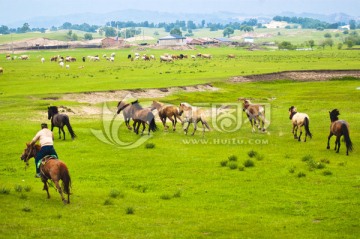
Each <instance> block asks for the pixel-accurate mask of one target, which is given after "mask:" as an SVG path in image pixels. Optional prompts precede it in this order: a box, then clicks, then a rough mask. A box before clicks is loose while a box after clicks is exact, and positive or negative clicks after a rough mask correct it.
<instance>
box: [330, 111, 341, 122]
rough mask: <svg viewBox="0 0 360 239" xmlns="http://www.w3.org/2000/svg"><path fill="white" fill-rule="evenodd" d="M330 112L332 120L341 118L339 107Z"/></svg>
mask: <svg viewBox="0 0 360 239" xmlns="http://www.w3.org/2000/svg"><path fill="white" fill-rule="evenodd" d="M329 113H330V119H331V121H336V120H339V118H338V116H339V115H340V112H339V110H338V109H333V110H332V111H331V112H329Z"/></svg>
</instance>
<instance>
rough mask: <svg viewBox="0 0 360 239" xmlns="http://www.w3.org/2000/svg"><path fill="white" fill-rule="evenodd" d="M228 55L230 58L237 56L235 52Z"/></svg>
mask: <svg viewBox="0 0 360 239" xmlns="http://www.w3.org/2000/svg"><path fill="white" fill-rule="evenodd" d="M227 57H228V58H229V59H230V58H235V55H234V54H229V55H228V56H227Z"/></svg>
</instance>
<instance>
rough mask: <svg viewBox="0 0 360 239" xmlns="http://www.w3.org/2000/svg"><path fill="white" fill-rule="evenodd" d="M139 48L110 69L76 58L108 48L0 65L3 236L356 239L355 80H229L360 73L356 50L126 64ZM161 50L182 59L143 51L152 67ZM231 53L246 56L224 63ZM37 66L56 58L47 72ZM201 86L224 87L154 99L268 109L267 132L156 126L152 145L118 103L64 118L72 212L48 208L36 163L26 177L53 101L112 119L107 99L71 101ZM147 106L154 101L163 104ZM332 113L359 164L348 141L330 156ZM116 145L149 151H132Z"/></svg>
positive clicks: (220, 51) (52, 204)
mask: <svg viewBox="0 0 360 239" xmlns="http://www.w3.org/2000/svg"><path fill="white" fill-rule="evenodd" d="M136 51H137V50H136V49H126V50H116V54H117V56H116V59H115V62H113V63H111V62H107V61H105V60H102V61H100V62H85V63H83V62H81V61H80V59H81V57H82V56H87V55H95V54H99V55H102V54H104V53H106V54H107V55H109V54H110V53H111V52H112V51H106V50H102V49H96V50H69V51H61V52H52V51H44V52H42V51H40V52H37V51H32V52H27V53H26V54H28V55H30V60H29V61H20V60H16V61H6V60H5V55H4V54H1V55H0V67H2V68H3V69H4V73H3V74H1V75H0V99H1V100H0V112H1V113H0V121H1V131H0V137H1V138H2V140H1V143H2V146H1V147H0V154H1V166H0V200H1V202H2V203H1V214H2V216H1V219H0V235H1V237H2V238H49V237H51V238H64V236H65V237H67V238H79V237H86V238H358V235H359V234H360V223H359V220H358V215H359V213H360V207H359V205H360V174H359V172H360V171H359V168H360V162H359V156H358V155H359V151H358V145H359V144H360V140H359V139H360V133H359V128H360V123H359V120H358V119H359V117H360V112H359V110H358V109H359V106H360V103H359V90H358V88H359V87H360V85H359V84H360V82H359V80H358V79H355V78H352V77H347V78H342V79H333V80H331V81H313V82H295V81H291V80H287V79H279V80H277V81H271V82H248V83H231V82H229V81H228V79H229V78H230V77H232V76H237V75H251V74H262V73H269V72H278V71H284V70H311V69H314V70H315V69H359V59H360V56H359V54H360V53H359V52H358V51H346V50H342V51H339V50H334V51H330V50H325V51H311V52H295V51H294V52H290V51H289V52H284V51H253V52H250V51H245V50H243V49H235V48H202V49H197V51H196V52H195V53H197V52H203V53H210V54H213V59H211V60H200V59H196V60H195V61H193V60H190V59H187V60H183V61H176V62H174V63H172V64H165V63H163V64H160V62H159V61H158V60H157V61H152V62H143V61H134V62H131V61H128V60H127V59H126V56H127V54H129V53H132V54H133V53H134V52H136ZM165 52H168V53H170V54H172V53H174V54H175V53H176V54H179V53H180V52H175V51H171V50H169V51H165V50H148V51H146V53H147V54H149V55H150V54H154V55H155V56H157V57H158V56H159V55H161V54H163V53H165ZM141 53H143V52H141ZM181 53H186V54H189V55H190V54H194V51H185V52H181ZM229 53H234V54H236V55H237V58H236V59H227V58H226V55H227V54H229ZM57 54H61V55H64V56H65V55H71V56H74V57H77V58H78V61H77V62H76V63H70V64H69V65H70V69H64V68H60V67H59V66H58V65H57V64H56V63H51V62H50V61H49V58H50V57H51V56H53V55H57ZM41 57H45V58H46V60H47V61H46V62H45V63H44V64H42V63H41V62H40V58H41ZM81 66H84V67H83V68H79V67H81ZM203 83H211V84H212V85H213V86H214V87H216V88H218V89H219V90H217V91H214V92H207V91H206V92H192V93H187V92H184V91H179V92H177V93H174V94H172V95H170V96H167V97H165V98H156V100H160V101H162V102H166V103H169V104H174V105H178V104H179V103H180V102H189V103H191V104H194V105H203V106H204V107H208V108H211V107H215V106H216V105H219V104H220V105H229V104H230V105H234V104H237V99H238V98H239V97H251V98H252V99H253V101H254V102H261V103H266V104H267V105H268V106H269V108H268V109H269V111H268V118H269V123H270V125H269V127H268V132H267V133H259V132H256V133H252V132H251V128H250V125H249V123H248V122H246V121H245V116H244V115H242V119H241V120H240V119H239V118H237V119H236V120H237V122H240V123H241V124H242V125H241V127H240V128H239V129H236V130H225V129H224V128H221V126H224V125H227V124H228V123H229V120H231V118H229V119H221V118H216V117H215V118H213V119H211V120H210V119H209V122H210V125H211V127H212V129H213V130H212V131H210V132H205V136H204V137H202V133H201V130H199V131H198V132H197V133H196V134H195V135H194V136H190V135H184V134H183V132H182V130H181V128H180V126H179V125H178V127H177V130H176V131H175V132H166V131H164V130H163V127H162V125H161V124H160V122H159V121H158V122H157V125H158V127H159V130H158V131H157V132H155V133H153V134H152V135H153V136H152V137H149V138H147V137H146V136H138V135H135V134H134V133H133V132H130V131H128V130H127V129H126V128H125V126H124V125H123V124H122V121H121V118H122V117H121V116H118V117H117V118H116V119H115V120H114V121H113V120H112V116H113V114H114V113H115V111H116V103H117V102H116V101H107V102H106V105H105V106H107V107H108V110H109V111H110V112H105V111H103V113H97V114H73V113H71V112H69V113H68V114H69V116H70V120H71V124H72V126H73V128H74V130H75V133H76V134H77V136H78V137H77V138H76V139H75V140H73V141H72V140H70V139H67V140H66V141H63V140H59V139H57V129H55V130H54V135H55V148H56V150H57V153H58V155H59V157H60V158H61V159H62V160H63V161H64V162H65V163H66V164H67V165H68V167H69V170H70V174H71V177H72V193H73V194H72V195H71V204H69V205H63V204H62V202H61V200H60V196H59V195H58V193H57V192H56V191H55V190H54V189H53V188H50V194H51V196H52V198H51V199H49V200H48V199H47V198H46V192H44V191H42V184H41V182H40V180H39V179H36V178H34V174H35V168H34V163H33V162H34V161H33V159H32V160H31V161H30V167H29V168H28V169H27V170H26V171H25V170H24V164H23V162H21V160H20V155H21V153H22V151H23V149H24V147H25V142H28V141H30V140H31V139H32V137H33V136H34V135H35V133H36V132H37V131H38V130H39V129H40V123H41V122H49V121H48V120H47V107H48V106H49V105H58V106H60V105H63V106H66V107H69V108H72V109H74V110H75V109H81V108H83V107H88V108H93V109H97V110H99V111H100V112H101V109H103V106H104V104H102V103H97V104H92V103H80V102H78V101H70V100H65V99H64V98H63V96H64V95H65V94H66V93H80V92H93V91H96V92H97V91H110V90H111V91H114V90H122V89H138V90H139V89H140V90H144V89H147V88H167V87H171V86H186V85H196V84H203ZM54 99H57V100H54ZM119 100H121V99H119ZM140 100H141V102H142V103H143V104H144V105H146V104H148V103H149V102H150V101H151V100H154V98H145V99H140ZM291 105H295V106H296V107H297V108H298V110H299V111H300V112H306V113H307V114H308V115H309V116H310V130H311V132H312V133H313V138H312V139H310V140H308V141H307V142H306V143H304V142H297V141H296V140H294V139H293V136H292V134H291V122H290V120H289V116H288V108H289V107H290V106H291ZM334 108H338V109H339V110H340V112H341V115H340V116H341V118H342V119H345V120H347V121H348V122H349V123H350V130H351V134H350V135H351V139H352V141H353V144H354V151H353V152H351V153H350V156H346V154H345V145H344V143H343V142H342V145H341V149H340V153H339V154H336V153H335V152H334V150H333V147H334V140H335V139H334V138H333V139H332V141H331V150H327V149H326V143H327V136H328V133H329V125H330V120H329V114H328V112H329V111H330V110H332V109H334ZM240 112H241V111H240ZM224 120H225V121H224ZM219 128H220V129H222V130H219ZM95 131H96V132H100V134H101V133H103V134H104V135H106V134H107V133H106V132H110V133H113V135H112V136H110V137H108V141H109V142H110V144H107V143H104V142H102V141H101V140H99V138H98V137H95V135H94V133H93V132H95ZM191 131H192V126H190V132H191ZM226 131H227V132H226ZM108 136H109V135H108ZM68 138H69V137H68ZM109 139H115V140H118V141H120V142H130V143H131V142H138V140H141V139H144V141H145V142H144V143H142V144H139V145H137V147H134V148H132V149H125V148H124V147H123V146H121V145H119V144H116V143H114V142H111V141H110V140H109ZM111 143H113V144H111Z"/></svg>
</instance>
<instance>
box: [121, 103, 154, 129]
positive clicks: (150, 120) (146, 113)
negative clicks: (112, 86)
mask: <svg viewBox="0 0 360 239" xmlns="http://www.w3.org/2000/svg"><path fill="white" fill-rule="evenodd" d="M118 105H119V104H118ZM128 107H129V108H130V109H129V111H130V116H131V118H132V119H133V121H134V123H133V128H134V132H135V133H136V134H138V133H139V128H140V124H142V126H143V129H142V131H141V134H143V133H144V131H145V125H146V124H148V125H149V133H148V134H149V135H150V131H153V132H155V131H156V130H157V129H158V128H157V126H156V123H155V116H154V114H153V113H152V112H151V110H150V108H143V107H142V106H141V105H140V104H139V102H138V100H136V101H134V102H131V103H130V104H125V105H124V106H123V107H121V108H120V109H119V108H118V111H117V113H118V114H119V113H120V112H121V110H123V109H126V108H128Z"/></svg>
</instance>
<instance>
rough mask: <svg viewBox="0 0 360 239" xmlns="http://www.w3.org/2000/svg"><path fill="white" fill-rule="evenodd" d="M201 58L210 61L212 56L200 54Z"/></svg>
mask: <svg viewBox="0 0 360 239" xmlns="http://www.w3.org/2000/svg"><path fill="white" fill-rule="evenodd" d="M201 57H202V58H207V59H211V58H212V56H211V55H210V54H202V55H201Z"/></svg>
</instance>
